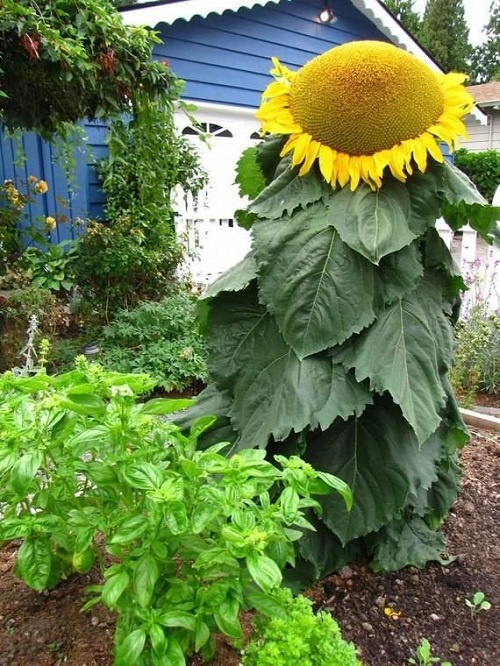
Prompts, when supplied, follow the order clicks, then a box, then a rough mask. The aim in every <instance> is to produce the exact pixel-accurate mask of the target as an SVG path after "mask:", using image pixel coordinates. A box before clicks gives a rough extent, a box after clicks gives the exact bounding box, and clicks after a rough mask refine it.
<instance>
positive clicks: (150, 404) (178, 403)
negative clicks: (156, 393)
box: [141, 398, 193, 416]
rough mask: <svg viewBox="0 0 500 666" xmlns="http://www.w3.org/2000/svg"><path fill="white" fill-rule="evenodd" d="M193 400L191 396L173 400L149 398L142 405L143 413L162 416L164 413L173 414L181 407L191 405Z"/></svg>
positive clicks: (184, 407)
mask: <svg viewBox="0 0 500 666" xmlns="http://www.w3.org/2000/svg"><path fill="white" fill-rule="evenodd" d="M192 403H193V401H192V400H191V399H189V398H185V399H182V400H181V399H179V400H172V399H169V398H156V399H154V400H148V401H147V402H145V403H144V404H143V405H141V414H153V415H157V416H161V415H163V414H172V413H173V412H178V411H180V410H181V409H186V407H189V406H190V405H191V404H192Z"/></svg>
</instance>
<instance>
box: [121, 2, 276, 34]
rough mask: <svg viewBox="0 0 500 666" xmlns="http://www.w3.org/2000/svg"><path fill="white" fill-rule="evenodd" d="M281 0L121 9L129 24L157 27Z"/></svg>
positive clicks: (179, 3)
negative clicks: (161, 24) (160, 24)
mask: <svg viewBox="0 0 500 666" xmlns="http://www.w3.org/2000/svg"><path fill="white" fill-rule="evenodd" d="M279 1H280V0H183V1H182V2H174V3H172V4H166V5H153V6H150V7H141V6H140V5H137V6H135V7H131V8H130V9H125V10H121V11H120V13H121V15H122V16H123V20H124V22H125V23H127V24H128V25H149V26H151V27H153V28H154V27H155V26H156V25H158V23H167V24H168V25H171V24H172V23H173V22H174V21H177V19H184V20H185V21H189V20H190V19H192V18H193V16H200V17H201V18H206V17H207V16H208V15H209V14H222V13H223V12H225V11H227V10H229V11H233V12H237V11H238V10H239V9H241V8H242V7H247V8H248V9H251V8H252V7H255V5H267V4H268V3H273V4H275V5H276V4H278V2H279Z"/></svg>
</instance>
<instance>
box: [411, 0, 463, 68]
mask: <svg viewBox="0 0 500 666" xmlns="http://www.w3.org/2000/svg"><path fill="white" fill-rule="evenodd" d="M420 41H421V42H422V44H423V46H425V47H426V48H427V50H428V51H429V52H430V54H431V55H432V56H433V57H434V58H435V59H436V61H437V62H438V63H439V65H440V66H441V67H442V68H443V70H444V71H445V72H451V71H456V72H468V71H469V60H470V57H471V55H472V47H471V46H470V43H469V28H468V26H467V22H466V20H465V10H464V3H463V0H427V4H426V7H425V12H424V18H423V21H422V30H421V32H420Z"/></svg>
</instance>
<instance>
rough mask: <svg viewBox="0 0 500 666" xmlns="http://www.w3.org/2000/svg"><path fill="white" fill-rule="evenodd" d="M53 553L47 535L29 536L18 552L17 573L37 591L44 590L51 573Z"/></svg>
mask: <svg viewBox="0 0 500 666" xmlns="http://www.w3.org/2000/svg"><path fill="white" fill-rule="evenodd" d="M51 566H52V554H51V551H50V543H49V540H48V539H47V538H46V537H29V538H28V539H26V540H25V541H24V542H23V543H22V544H21V547H20V548H19V551H18V553H17V559H16V565H15V573H16V575H17V576H19V578H22V579H23V580H24V582H25V583H26V584H27V585H29V586H30V587H31V588H33V589H34V590H36V591H37V592H41V591H42V590H44V589H45V588H46V587H47V586H48V584H49V579H50V574H51Z"/></svg>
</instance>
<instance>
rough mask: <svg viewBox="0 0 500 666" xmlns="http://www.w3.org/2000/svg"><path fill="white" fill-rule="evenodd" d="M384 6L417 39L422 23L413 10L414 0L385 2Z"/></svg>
mask: <svg viewBox="0 0 500 666" xmlns="http://www.w3.org/2000/svg"><path fill="white" fill-rule="evenodd" d="M384 4H385V6H386V7H387V9H388V10H389V11H391V12H392V13H393V14H394V16H395V17H396V18H397V19H398V20H399V21H401V23H402V24H403V25H404V27H405V28H406V29H407V30H408V32H409V33H410V34H411V35H412V36H413V37H415V38H416V39H418V37H419V34H420V30H421V27H422V21H421V18H420V15H419V14H418V12H416V11H415V9H414V4H415V3H414V0H385V3H384Z"/></svg>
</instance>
